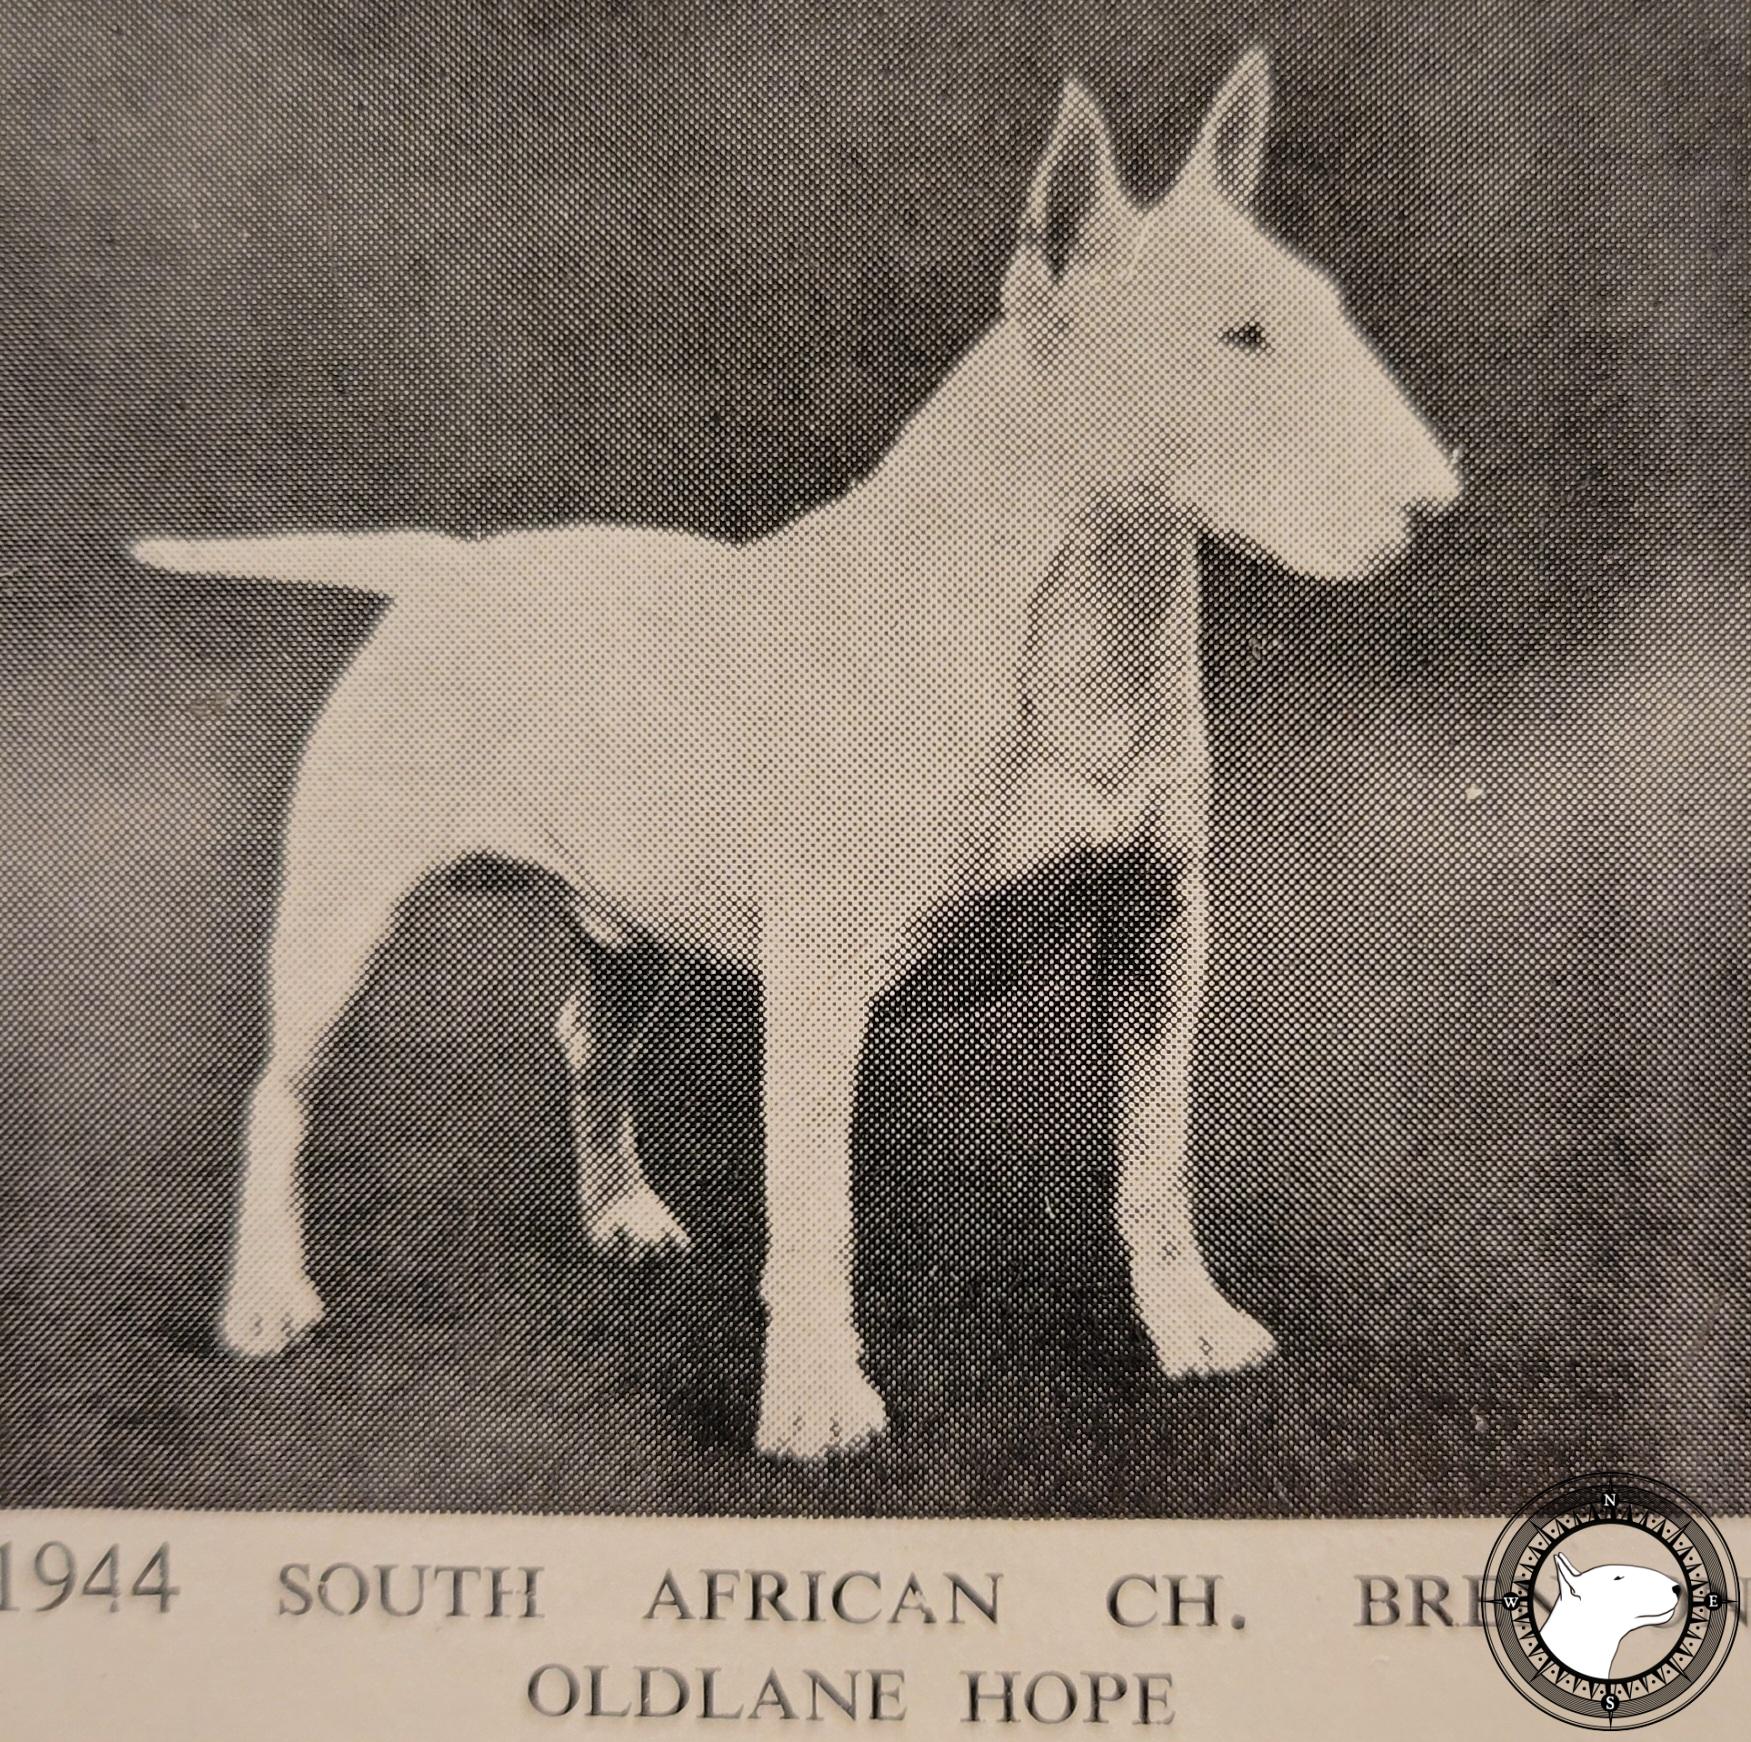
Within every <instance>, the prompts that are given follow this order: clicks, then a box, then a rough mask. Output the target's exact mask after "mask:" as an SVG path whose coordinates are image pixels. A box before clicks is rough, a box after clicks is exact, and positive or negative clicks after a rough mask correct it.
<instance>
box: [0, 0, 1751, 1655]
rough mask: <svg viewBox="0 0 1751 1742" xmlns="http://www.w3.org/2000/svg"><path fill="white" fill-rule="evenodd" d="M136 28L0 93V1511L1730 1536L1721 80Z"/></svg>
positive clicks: (1734, 916) (557, 33) (1554, 55)
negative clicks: (1692, 1520)
mask: <svg viewBox="0 0 1751 1742" xmlns="http://www.w3.org/2000/svg"><path fill="white" fill-rule="evenodd" d="M195 10H196V11H197V12H199V14H200V28H199V29H197V28H196V25H195V24H194V23H192V22H191V21H190V17H184V16H183V14H182V13H180V12H179V13H174V14H173V13H171V12H167V11H164V10H163V9H161V8H154V7H151V6H148V5H145V4H135V3H134V0H118V3H117V4H115V5H114V6H111V7H105V8H101V9H97V10H94V11H90V12H85V11H74V10H71V9H69V10H66V11H60V10H51V11H50V12H48V13H46V14H41V15H37V16H33V17H32V18H30V19H23V18H21V19H19V20H15V21H14V22H12V23H9V24H7V25H5V26H0V37H3V38H4V39H5V42H6V49H7V52H6V54H5V56H4V60H5V62H6V64H7V66H8V68H9V71H8V79H9V83H10V86H11V88H12V90H13V92H14V97H13V100H12V101H11V102H9V104H8V105H7V106H6V113H5V114H4V115H3V116H0V151H3V153H4V159H5V161H6V162H7V164H8V165H9V166H10V169H9V173H8V174H7V175H6V176H5V177H4V178H0V204H3V207H4V211H5V216H6V226H7V234H8V236H9V237H10V238H11V239H12V243H11V247H10V249H9V259H8V263H7V267H6V273H5V279H6V286H7V289H6V329H5V330H6V337H5V340H4V349H3V350H0V393H3V394H4V404H5V407H6V416H5V418H4V420H3V424H4V428H3V433H0V442H3V443H4V446H3V447H0V502H3V503H4V505H5V513H4V516H3V517H0V541H3V544H4V548H3V549H0V570H3V575H0V586H3V588H4V592H3V595H0V620H3V622H4V624H5V628H4V634H3V638H0V657H3V659H4V669H5V694H6V706H5V713H4V718H3V719H0V742H3V743H4V744H5V747H6V755H5V772H4V785H3V787H0V792H3V794H4V805H5V810H6V815H7V823H6V834H5V839H6V853H7V861H8V875H7V877H6V879H5V883H4V886H3V887H0V917H3V919H4V922H5V930H4V957H3V959H4V961H5V964H6V974H5V984H6V999H5V1006H4V1011H3V1016H4V1026H3V1030H0V1032H3V1034H4V1048H5V1051H4V1058H5V1069H6V1084H7V1089H6V1096H5V1108H4V1121H5V1123H4V1127H3V1128H0V1129H3V1132H4V1143H3V1144H0V1194H3V1201H4V1206H5V1213H4V1216H0V1326H3V1327H4V1332H5V1342H6V1346H7V1348H8V1351H9V1353H8V1355H7V1359H6V1361H5V1363H4V1365H3V1367H0V1413H3V1417H4V1420H5V1423H6V1427H5V1432H4V1435H3V1436H0V1494H3V1495H4V1497H5V1499H6V1500H7V1502H8V1503H10V1504H15V1505H110V1506H198V1507H220V1508H287V1507H294V1508H323V1509H347V1508H369V1509H397V1508H429V1509H468V1510H474V1511H486V1512H495V1511H503V1512H646V1511H648V1512H667V1513H676V1512H694V1513H794V1514H804V1515H807V1514H835V1515H851V1516H859V1515H865V1514H869V1515H877V1514H925V1513H930V1514H945V1515H951V1516H980V1515H1003V1516H1009V1515H1015V1516H1036V1515H1069V1516H1095V1517H1108V1516H1113V1517H1127V1516H1142V1517H1160V1516H1258V1515H1289V1516H1298V1517H1300V1516H1307V1517H1329V1516H1352V1515H1361V1514H1430V1513H1433V1514H1469V1513H1475V1512H1486V1513H1487V1512H1491V1511H1498V1510H1500V1511H1505V1510H1507V1509H1509V1508H1510V1507H1511V1506H1512V1505H1513V1503H1514V1502H1515V1500H1516V1498H1517V1497H1518V1496H1520V1495H1521V1494H1522V1493H1524V1492H1528V1491H1530V1490H1531V1489H1533V1488H1536V1487H1537V1486H1538V1485H1539V1484H1540V1482H1541V1481H1546V1480H1549V1479H1550V1478H1552V1477H1553V1476H1558V1475H1562V1474H1564V1473H1566V1472H1569V1471H1573V1470H1579V1469H1587V1468H1592V1467H1603V1466H1607V1465H1610V1466H1618V1465H1621V1466H1623V1467H1627V1468H1635V1469H1648V1470H1652V1471H1657V1472H1659V1473H1661V1474H1664V1475H1669V1476H1670V1477H1671V1478H1672V1479H1674V1480H1676V1481H1679V1482H1681V1483H1682V1484H1683V1485H1684V1486H1685V1488H1686V1489H1687V1490H1689V1491H1691V1492H1693V1493H1695V1494H1697V1495H1698V1496H1699V1497H1701V1498H1702V1499H1703V1500H1704V1501H1705V1502H1706V1503H1708V1504H1710V1505H1713V1506H1715V1507H1718V1508H1720V1509H1723V1510H1730V1509H1737V1510H1743V1509H1744V1508H1745V1507H1746V1506H1747V1505H1751V1485H1748V1483H1747V1477H1746V1470H1747V1468H1751V1463H1748V1458H1751V1415H1748V1413H1747V1412H1748V1409H1751V1392H1748V1390H1747V1380H1746V1372H1747V1360H1748V1358H1751V1340H1748V1333H1747V1329H1746V1325H1747V1319H1746V1309H1747V1306H1748V1305H1751V1290H1748V1284H1747V1263H1748V1259H1751V1171H1748V1169H1747V1167H1746V1165H1745V1162H1746V1152H1745V1145H1746V1139H1747V1130H1748V1127H1747V1105H1748V1102H1747V1088H1748V1085H1751V1076H1748V1074H1747V1071H1748V1067H1751V1055H1748V1053H1747V1047H1748V1045H1751V1024H1748V1022H1747V1017H1748V1015H1751V1012H1748V1011H1747V1009H1746V1000H1747V991H1748V986H1751V980H1748V977H1747V975H1748V966H1747V955H1746V950H1747V942H1748V934H1747V920H1748V915H1747V912H1746V871H1745V867H1746V856H1747V845H1746V842H1747V835H1746V825H1747V821H1748V815H1747V812H1748V806H1751V759H1748V756H1747V751H1748V749H1751V696H1748V694H1747V692H1746V687H1745V686H1746V684H1747V682H1748V681H1751V680H1748V679H1747V678H1746V675H1745V674H1746V672H1747V671H1748V670H1751V611H1748V610H1747V604H1746V598H1745V594H1744V586H1743V582H1744V554H1743V546H1744V516H1745V497H1744V491H1743V454H1744V451H1745V447H1744V438H1745V437H1746V435H1747V433H1751V432H1748V431H1747V428H1746V424H1747V419H1746V416H1745V394H1744V389H1743V381H1744V375H1745V365H1746V360H1747V354H1748V347H1747V339H1748V337H1751V335H1748V333H1747V316H1746V310H1745V307H1744V303H1743V295H1742V290H1743V283H1744V273H1745V269H1746V265H1747V259H1746V253H1747V250H1746V232H1745V223H1744V220H1745V199H1746V176H1745V169H1746V163H1747V155H1746V153H1747V136H1746V128H1745V120H1746V117H1745V87H1744V80H1743V76H1742V69H1743V54H1744V48H1745V43H1744V27H1743V21H1742V20H1741V19H1740V18H1739V17H1737V16H1736V14H1735V13H1734V12H1733V11H1732V10H1730V9H1729V8H1727V7H1725V6H1720V7H1708V6H1703V7H1692V6H1679V5H1676V4H1672V5H1662V6H1654V7H1650V8H1644V9H1641V10H1640V11H1638V12H1637V13H1636V15H1635V17H1634V19H1633V20H1630V19H1628V18H1623V17H1618V18H1614V19H1613V20H1611V21H1610V22H1609V23H1607V21H1606V20H1605V19H1604V18H1603V17H1602V16H1601V15H1599V14H1598V13H1597V11H1596V9H1591V8H1588V7H1584V6H1580V5H1558V6H1554V7H1549V8H1540V9H1536V10H1535V11H1534V10H1531V9H1528V10H1527V11H1525V12H1523V13H1521V12H1499V11H1485V12H1475V11H1466V10H1463V9H1461V10H1446V9H1438V8H1434V7H1426V6H1420V5H1415V4H1412V3H1411V0H1388V3H1379V4H1376V3H1371V0H1356V3H1355V4H1348V3H1344V0H1329V3H1326V4H1321V5H1319V6H1315V7H1313V8H1311V9H1309V8H1305V7H1303V8H1289V7H1282V6H1276V7H1273V6H1259V5H1247V6H1240V7H1229V8H1226V9H1224V8H1222V7H1207V6H1192V5H1185V4H1180V3H1179V0H1168V3H1155V4H1150V5H1141V4H1139V5H1130V4H1125V5H1120V6H1117V7H1113V6H1105V5H1098V6H1097V5H1093V4H1082V3H1080V0H1069V3H1067V4H1066V5H1064V6H1060V7H1055V8H1050V9H1047V10H1045V11H1041V12H1038V13H1034V12H1024V11H1018V10H1016V9H1014V8H1005V7H998V6H991V7H985V6H981V5H977V4H968V5H960V4H950V3H948V0H917V3H916V4H909V5H905V6H901V7H897V8H896V7H871V6H865V5H862V4H855V5H851V4H848V5H843V6H841V5H828V6H821V7H816V6H800V5H785V4H777V5H773V6H761V7H740V6H728V7H717V6H706V5H696V6H680V7H666V6H665V7H656V6H653V7H647V8H640V7H632V8H615V7H609V6H603V5H596V4H582V3H580V4H576V5H572V4H565V3H561V0H552V3H549V0H543V3H541V4H534V3H529V4H523V3H506V4H495V5H486V4H472V3H462V0H455V3H451V0H432V3H431V4H427V5H415V6H407V7H401V6H391V7H383V8H361V7H352V6H342V5H330V4H326V3H322V0H310V3H308V4H306V3H304V0H279V3H277V4H275V5H273V6H270V7H268V8H266V9H265V10H264V11H262V12H260V13H249V14H245V13H243V12H234V11H231V10H230V9H226V8H220V7H211V8H205V7H202V8H196V9H195ZM190 16H191V17H192V14H191V15H190ZM1653 67H1657V68H1659V69H1660V77H1659V78H1658V79H1653V78H1651V77H1650V76H1649V69H1650V68H1653ZM1622 1571H1623V1569H1622V1568H1619V1567H1615V1566H1602V1567H1600V1568H1597V1569H1592V1570H1579V1571H1577V1570H1576V1569H1573V1568H1570V1569H1568V1570H1567V1571H1565V1572H1564V1574H1563V1577H1564V1581H1565V1582H1564V1587H1563V1591H1564V1600H1565V1601H1566V1602H1567V1603H1568V1605H1569V1607H1568V1610H1567V1611H1566V1613H1567V1614H1568V1615H1570V1616H1582V1615H1583V1606H1582V1602H1581V1593H1582V1592H1583V1589H1585V1590H1586V1591H1589V1592H1592V1593H1593V1594H1592V1595H1589V1596H1588V1597H1587V1599H1586V1601H1587V1602H1588V1603H1589V1604H1591V1605H1592V1609H1593V1610H1597V1611H1599V1612H1601V1613H1603V1612H1604V1611H1605V1610H1606V1609H1608V1608H1610V1606H1611V1605H1612V1604H1613V1603H1614V1602H1617V1599H1618V1598H1620V1597H1622V1591H1623V1590H1627V1589H1630V1586H1629V1585H1627V1584H1626V1585H1622V1588H1621V1589H1620V1588H1619V1586H1620V1583H1621V1581H1619V1580H1618V1575H1619V1573H1621V1572H1622ZM1625 1577H1626V1578H1627V1575H1625ZM1637 1577H1638V1579H1639V1580H1640V1584H1638V1585H1636V1586H1635V1593H1636V1595H1635V1601H1636V1602H1643V1599H1644V1598H1647V1596H1648V1593H1647V1591H1645V1590H1642V1589H1641V1586H1643V1585H1647V1586H1648V1587H1649V1589H1651V1585H1650V1584H1649V1581H1656V1580H1657V1582H1659V1583H1660V1584H1661V1592H1660V1597H1661V1603H1663V1604H1664V1605H1665V1608H1664V1611H1663V1612H1662V1613H1660V1614H1659V1615H1658V1616H1657V1617H1654V1618H1655V1619H1656V1620H1657V1621H1658V1622H1660V1623H1662V1624H1663V1623H1664V1622H1665V1621H1667V1620H1669V1619H1670V1618H1671V1615H1672V1613H1673V1610H1674V1604H1673V1601H1672V1598H1673V1595H1674V1593H1675V1589H1676V1588H1675V1587H1673V1588H1672V1589H1668V1588H1667V1587H1668V1586H1669V1584H1670V1581H1669V1580H1668V1579H1667V1578H1666V1577H1665V1575H1664V1574H1663V1573H1662V1574H1659V1575H1656V1574H1655V1573H1653V1572H1649V1571H1647V1570H1645V1569H1643V1570H1642V1571H1641V1572H1640V1573H1638V1575H1637ZM1608 1587H1609V1588H1608ZM1650 1600H1651V1599H1650ZM1628 1601H1629V1599H1623V1602H1625V1603H1627V1602H1628ZM1618 1607H1620V1608H1621V1607H1623V1604H1622V1603H1619V1604H1618ZM1657 1607H1659V1605H1656V1608H1657ZM1644 1608H1645V1604H1644ZM1632 1610H1633V1613H1632V1612H1631V1611H1632ZM1589 1613H1591V1611H1589ZM1612 1613H1613V1615H1614V1616H1615V1613H1616V1611H1615V1610H1613V1611H1612ZM1653 1616H1654V1610H1653V1609H1647V1610H1646V1613H1645V1614H1644V1612H1643V1609H1638V1608H1635V1607H1634V1604H1630V1606H1629V1608H1624V1611H1623V1615H1622V1617H1621V1620H1622V1621H1623V1626H1622V1627H1618V1626H1617V1624H1616V1620H1613V1621H1611V1622H1610V1623H1609V1624H1606V1623H1603V1622H1601V1623H1598V1624H1597V1625H1594V1624H1593V1623H1592V1622H1589V1623H1588V1626H1589V1627H1590V1628H1591V1631H1586V1629H1582V1631H1583V1632H1586V1638H1587V1639H1588V1640H1589V1641H1592V1643H1591V1644H1590V1645H1588V1646H1587V1647H1586V1649H1587V1650H1589V1651H1591V1652H1592V1654H1593V1655H1594V1656H1600V1655H1601V1654H1602V1660H1603V1661H1604V1662H1605V1664H1606V1666H1607V1668H1608V1667H1609V1662H1610V1659H1611V1654H1612V1653H1613V1652H1614V1651H1615V1650H1616V1648H1617V1645H1618V1642H1619V1641H1620V1639H1621V1638H1622V1637H1623V1636H1624V1634H1625V1633H1627V1632H1629V1631H1632V1630H1633V1629H1634V1628H1636V1627H1639V1626H1644V1625H1648V1624H1651V1623H1650V1621H1649V1617H1653ZM1573 1626H1574V1627H1576V1628H1580V1622H1578V1621H1577V1622H1574V1623H1573ZM1595 1635H1597V1638H1596V1639H1595V1637H1594V1636H1595ZM1577 1637H1579V1634H1577ZM1601 1673H1604V1672H1603V1671H1602V1672H1601Z"/></svg>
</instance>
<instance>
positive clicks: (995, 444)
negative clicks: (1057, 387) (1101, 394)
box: [811, 320, 1200, 690]
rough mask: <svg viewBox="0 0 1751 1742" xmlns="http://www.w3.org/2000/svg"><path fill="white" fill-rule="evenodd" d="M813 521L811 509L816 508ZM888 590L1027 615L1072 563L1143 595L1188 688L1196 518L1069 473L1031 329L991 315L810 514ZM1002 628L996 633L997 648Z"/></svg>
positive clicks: (989, 612) (895, 595) (920, 608)
mask: <svg viewBox="0 0 1751 1742" xmlns="http://www.w3.org/2000/svg"><path fill="white" fill-rule="evenodd" d="M811 519H817V517H811ZM818 524H820V525H821V526H822V528H823V530H828V529H830V533H829V535H830V536H832V537H834V538H835V539H838V538H843V539H845V540H846V541H847V542H848V543H849V544H851V545H852V546H853V547H854V548H855V549H856V551H857V564H856V566H857V568H858V569H861V570H862V571H863V572H864V573H866V574H868V575H869V576H870V579H871V581H872V583H873V584H875V585H877V586H879V587H880V588H881V591H882V594H883V596H884V598H885V599H887V600H888V601H892V602H903V604H904V608H905V609H907V610H911V611H917V612H921V613H922V614H924V615H926V616H930V617H936V618H942V617H945V616H946V617H947V618H949V619H952V620H955V621H956V622H958V623H964V621H965V619H966V617H967V616H968V614H969V613H972V614H975V615H977V616H978V617H980V618H983V619H985V620H986V622H987V623H989V624H990V625H992V626H993V627H995V626H996V625H997V624H999V623H1001V624H1007V625H1013V624H1015V623H1017V622H1022V621H1025V619H1026V616H1027V613H1028V609H1029V606H1030V603H1031V602H1032V601H1033V600H1035V599H1036V598H1037V597H1038V596H1039V595H1040V592H1041V589H1042V588H1044V587H1045V586H1046V585H1047V583H1048V581H1049V580H1050V579H1051V578H1052V577H1053V576H1055V575H1059V574H1062V573H1063V572H1064V570H1065V569H1066V567H1067V566H1074V565H1077V564H1086V565H1088V566H1090V567H1092V568H1099V569H1100V570H1101V571H1102V572H1103V573H1104V574H1105V575H1106V576H1107V577H1109V579H1110V584H1111V585H1112V586H1113V587H1114V588H1115V589H1118V590H1121V591H1127V592H1130V593H1131V594H1133V596H1138V595H1146V596H1147V597H1146V601H1145V605H1146V608H1141V609H1140V614H1141V615H1142V616H1143V618H1144V619H1145V620H1146V621H1147V623H1148V624H1149V626H1150V632H1151V635H1152V638H1155V637H1158V636H1159V637H1165V639H1161V640H1157V641H1156V644H1155V647H1154V652H1155V654H1156V657H1157V659H1158V660H1160V661H1161V662H1163V663H1164V666H1165V667H1166V668H1169V669H1171V670H1173V671H1175V672H1180V671H1184V672H1187V673H1189V676H1190V680H1191V682H1192V685H1193V688H1194V690H1195V689H1196V685H1197V672H1196V662H1197V625H1198V614H1199V602H1200V601H1199V592H1198V541H1197V528H1196V525H1195V523H1194V522H1193V520H1192V519H1191V518H1190V517H1189V516H1188V515H1186V514H1184V513H1182V512H1180V511H1177V510H1174V509H1172V508H1171V507H1169V506H1167V505H1165V504H1162V503H1151V502H1148V501H1145V500H1144V499H1142V498H1141V497H1140V496H1136V495H1131V496H1127V497H1126V498H1125V499H1123V500H1120V499H1117V498H1115V497H1113V496H1111V495H1109V494H1105V493H1102V492H1100V491H1097V490H1093V489H1090V488H1087V487H1085V486H1084V485H1082V484H1080V483H1079V482H1078V468H1077V466H1076V465H1075V464H1074V461H1073V457H1072V454H1071V451H1070V443H1069V441H1068V440H1067V438H1066V435H1065V433H1064V432H1063V429H1062V421H1061V414H1060V412H1059V409H1058V407H1057V406H1056V405H1055V404H1054V403H1053V401H1052V398H1051V396H1050V394H1049V392H1048V391H1047V389H1046V386H1045V384H1044V382H1043V380H1042V377H1041V373H1040V368H1039V364H1038V360H1037V358H1036V357H1035V356H1034V354H1033V351H1032V348H1031V346H1030V343H1029V340H1028V337H1027V335H1026V334H1025V333H1024V332H1023V331H1022V330H1021V329H1020V328H1019V326H1018V325H1017V324H1016V323H1015V322H1014V321H1009V320H999V321H998V322H997V323H996V324H995V325H994V326H992V327H991V328H990V329H989V330H988V331H986V332H985V333H984V334H983V335H982V336H981V337H980V338H979V339H977V340H976V341H975V342H974V343H973V345H972V346H971V347H970V348H969V349H968V350H967V352H966V353H965V354H964V355H963V356H962V358H961V359H960V361H959V362H958V363H957V364H956V365H955V366H954V368H953V369H952V370H951V371H950V372H949V374H948V376H947V377H946V378H945V380H944V381H943V382H942V383H941V385H940V386H939V387H938V388H937V390H936V391H935V393H933V394H932V395H931V396H930V398H929V399H928V400H927V401H925V403H924V404H923V405H922V406H921V407H920V408H919V409H918V410H917V411H916V412H914V413H913V415H912V417H911V418H910V419H909V421H908V422H907V424H906V426H905V428H904V429H903V430H902V431H901V433H900V435H899V438H898V439H897V440H896V441H895V443H894V444H893V446H892V447H891V448H890V449H889V450H888V452H887V453H886V454H885V455H884V456H883V458H882V459H881V461H880V462H879V463H878V464H877V465H876V467H875V468H874V470H873V471H871V472H870V473H869V475H868V476H867V477H866V478H864V479H863V480H862V481H861V482H860V483H859V484H858V485H856V486H855V487H854V488H853V489H852V490H851V491H850V492H849V493H848V494H847V495H846V496H844V497H843V498H841V499H840V500H839V501H838V502H836V503H834V504H831V505H830V506H829V507H828V508H827V509H826V510H824V511H823V512H822V513H821V515H820V516H819V517H818ZM1002 639H1003V637H1002V635H1001V634H999V636H998V637H997V640H998V643H999V644H1000V643H1001V641H1002Z"/></svg>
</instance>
